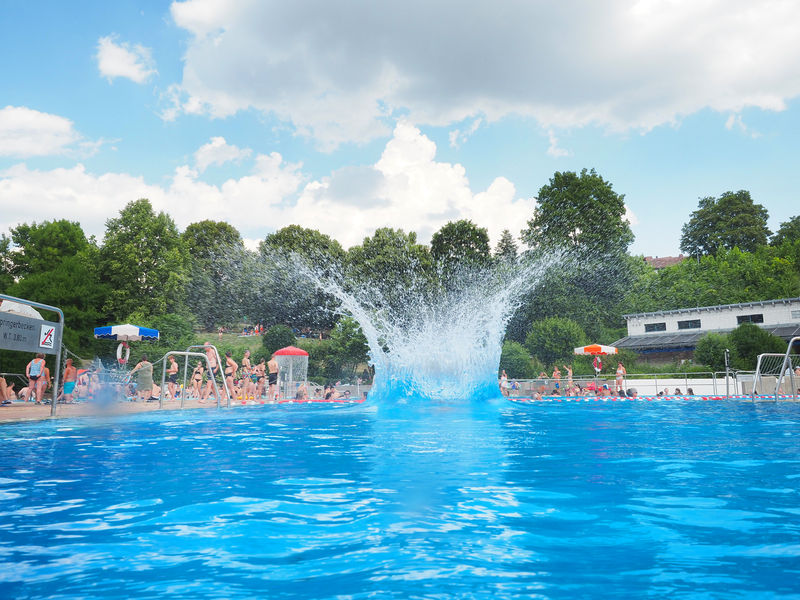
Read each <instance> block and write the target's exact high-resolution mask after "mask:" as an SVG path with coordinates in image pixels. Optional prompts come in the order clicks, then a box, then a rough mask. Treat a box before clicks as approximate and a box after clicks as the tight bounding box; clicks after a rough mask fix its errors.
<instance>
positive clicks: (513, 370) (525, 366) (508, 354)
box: [499, 341, 538, 379]
mask: <svg viewBox="0 0 800 600" xmlns="http://www.w3.org/2000/svg"><path fill="white" fill-rule="evenodd" d="M499 371H505V372H506V375H508V376H509V377H510V378H511V379H533V378H535V377H536V375H538V373H533V364H532V362H531V355H530V354H528V351H527V350H526V349H525V346H523V345H522V344H520V343H519V342H512V341H508V342H505V343H504V344H503V351H502V353H501V354H500V367H499Z"/></svg>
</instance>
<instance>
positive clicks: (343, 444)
mask: <svg viewBox="0 0 800 600" xmlns="http://www.w3.org/2000/svg"><path fill="white" fill-rule="evenodd" d="M799 423H800V407H798V406H793V405H789V404H781V405H778V406H775V405H759V406H753V405H751V404H748V403H723V402H719V403H710V402H682V403H668V402H663V403H624V404H622V403H607V404H606V403H601V404H593V405H582V404H569V405H568V404H561V405H559V404H547V405H535V406H516V405H512V404H510V403H495V404H491V403H490V404H484V405H481V406H476V405H472V406H465V405H462V406H443V407H432V408H427V409H424V410H423V409H412V408H402V407H396V408H393V409H391V410H390V411H388V410H382V409H376V408H374V407H353V408H341V409H336V410H333V409H319V408H313V409H312V408H309V409H306V408H301V407H286V408H280V409H266V408H263V407H258V408H255V407H254V408H252V409H250V408H240V409H235V410H232V411H220V412H216V411H207V412H204V411H186V412H184V413H176V412H172V411H171V412H163V413H160V414H153V413H151V414H147V415H140V416H135V417H128V418H125V419H121V420H117V421H111V422H100V421H89V420H59V421H56V422H48V423H37V424H22V425H13V426H3V427H0V465H1V467H2V468H1V469H0V597H2V598H45V597H56V598H162V597H170V598H278V597H280V598H392V597H394V598H423V597H424V598H506V597H508V598H511V597H520V598H530V597H537V598H601V597H609V598H614V597H617V598H618V597H629V598H643V597H646V596H650V597H658V596H670V597H673V598H800V494H798V489H799V488H800V427H798V424H799Z"/></svg>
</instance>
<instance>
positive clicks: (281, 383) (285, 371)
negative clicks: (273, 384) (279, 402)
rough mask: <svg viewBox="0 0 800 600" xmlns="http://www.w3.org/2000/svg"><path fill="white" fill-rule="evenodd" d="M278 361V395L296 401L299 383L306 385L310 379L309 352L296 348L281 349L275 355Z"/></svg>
mask: <svg viewBox="0 0 800 600" xmlns="http://www.w3.org/2000/svg"><path fill="white" fill-rule="evenodd" d="M275 360H276V361H278V395H279V396H280V397H282V398H286V399H287V400H294V399H295V395H296V390H295V387H296V385H295V384H297V383H306V378H307V377H308V352H306V351H305V350H302V349H300V348H295V347H294V346H287V347H286V348H281V349H280V350H278V351H277V352H276V353H275Z"/></svg>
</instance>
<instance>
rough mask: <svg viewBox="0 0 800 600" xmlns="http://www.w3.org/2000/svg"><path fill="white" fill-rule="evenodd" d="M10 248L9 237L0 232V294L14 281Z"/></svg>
mask: <svg viewBox="0 0 800 600" xmlns="http://www.w3.org/2000/svg"><path fill="white" fill-rule="evenodd" d="M13 254H14V253H13V251H12V250H11V238H9V237H7V236H6V234H0V294H5V293H6V290H7V289H8V288H9V286H11V284H12V283H14V256H13Z"/></svg>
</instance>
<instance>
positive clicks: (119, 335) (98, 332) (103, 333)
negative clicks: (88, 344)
mask: <svg viewBox="0 0 800 600" xmlns="http://www.w3.org/2000/svg"><path fill="white" fill-rule="evenodd" d="M94 337H96V338H97V339H98V340H120V341H127V342H130V341H139V340H150V341H155V340H157V339H158V329H149V328H147V327H139V326H138V325H130V324H125V325H109V326H108V327H95V328H94Z"/></svg>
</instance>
